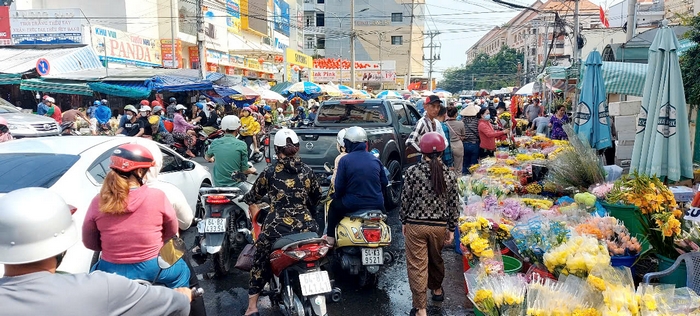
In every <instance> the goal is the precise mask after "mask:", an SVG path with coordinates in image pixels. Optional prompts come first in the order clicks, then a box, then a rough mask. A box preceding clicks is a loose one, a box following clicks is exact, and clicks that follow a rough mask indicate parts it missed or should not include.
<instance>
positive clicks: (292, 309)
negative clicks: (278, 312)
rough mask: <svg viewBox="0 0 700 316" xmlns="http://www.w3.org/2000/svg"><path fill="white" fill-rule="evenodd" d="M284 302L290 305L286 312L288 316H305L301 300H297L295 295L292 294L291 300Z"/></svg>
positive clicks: (297, 297)
mask: <svg viewBox="0 0 700 316" xmlns="http://www.w3.org/2000/svg"><path fill="white" fill-rule="evenodd" d="M285 300H287V301H288V302H290V304H289V306H288V307H289V309H288V310H287V311H288V312H289V316H305V315H306V311H305V310H304V304H303V303H302V302H301V300H300V299H299V296H298V295H297V294H296V293H294V294H293V296H292V297H291V298H287V299H285ZM311 315H313V314H309V316H311Z"/></svg>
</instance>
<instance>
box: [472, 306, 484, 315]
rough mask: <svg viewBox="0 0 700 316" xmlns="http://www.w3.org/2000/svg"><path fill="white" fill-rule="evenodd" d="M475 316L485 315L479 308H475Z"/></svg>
mask: <svg viewBox="0 0 700 316" xmlns="http://www.w3.org/2000/svg"><path fill="white" fill-rule="evenodd" d="M474 315H476V316H484V313H482V312H481V311H480V310H479V309H478V308H476V307H474Z"/></svg>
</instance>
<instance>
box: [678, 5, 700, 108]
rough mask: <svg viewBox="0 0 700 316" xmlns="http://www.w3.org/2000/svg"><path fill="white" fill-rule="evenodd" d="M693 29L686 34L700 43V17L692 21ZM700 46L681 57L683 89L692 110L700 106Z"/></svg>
mask: <svg viewBox="0 0 700 316" xmlns="http://www.w3.org/2000/svg"><path fill="white" fill-rule="evenodd" d="M690 26H691V27H692V28H691V29H690V30H689V31H688V32H687V33H686V34H685V36H686V38H688V39H689V40H691V41H693V42H696V43H700V16H695V17H693V18H692V20H691V21H690ZM698 60H700V46H699V45H695V46H693V47H692V48H690V49H688V50H687V51H686V52H685V53H684V54H683V56H681V57H680V65H681V74H682V75H683V88H684V89H685V100H686V102H688V104H689V105H690V107H691V109H692V108H696V107H697V106H698V105H700V81H698V80H697V78H700V63H698Z"/></svg>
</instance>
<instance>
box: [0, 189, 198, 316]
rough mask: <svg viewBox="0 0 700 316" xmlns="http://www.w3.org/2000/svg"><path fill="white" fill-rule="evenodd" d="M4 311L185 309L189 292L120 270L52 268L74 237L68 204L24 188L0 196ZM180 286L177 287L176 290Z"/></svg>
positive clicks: (60, 313)
mask: <svg viewBox="0 0 700 316" xmlns="http://www.w3.org/2000/svg"><path fill="white" fill-rule="evenodd" d="M0 209H2V213H3V216H1V217H0V227H2V228H3V230H2V234H0V244H3V245H14V246H12V247H2V248H1V249H0V264H4V265H5V275H4V276H3V277H2V278H0V306H2V308H3V312H2V314H3V315H54V316H68V315H76V314H81V315H110V316H111V315H115V316H116V315H181V316H184V315H188V313H189V311H190V304H189V301H190V300H191V296H192V292H191V290H190V289H188V288H177V289H175V290H171V289H169V288H166V287H162V286H144V285H141V284H139V283H137V282H136V281H132V280H129V279H127V278H124V277H123V276H119V275H115V274H111V273H104V272H99V271H96V272H93V273H90V274H85V273H80V274H63V273H56V269H57V268H58V267H59V266H60V264H61V261H62V260H63V258H64V256H65V254H66V251H67V250H68V248H70V247H71V246H73V245H74V244H75V243H76V242H78V240H79V238H78V231H77V229H76V227H75V222H74V221H73V216H72V214H71V207H70V206H69V205H68V204H66V202H65V201H64V200H63V199H62V198H61V196H59V195H58V194H57V193H55V192H52V191H51V190H49V189H44V188H24V189H19V190H15V191H12V192H10V193H8V194H7V195H5V196H3V197H2V198H0ZM178 292H179V293H178Z"/></svg>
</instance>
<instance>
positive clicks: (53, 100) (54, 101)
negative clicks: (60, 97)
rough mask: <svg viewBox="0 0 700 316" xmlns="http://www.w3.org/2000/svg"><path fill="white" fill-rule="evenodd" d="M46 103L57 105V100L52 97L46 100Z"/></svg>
mask: <svg viewBox="0 0 700 316" xmlns="http://www.w3.org/2000/svg"><path fill="white" fill-rule="evenodd" d="M46 101H47V102H51V103H56V99H54V98H52V97H48V98H46Z"/></svg>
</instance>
